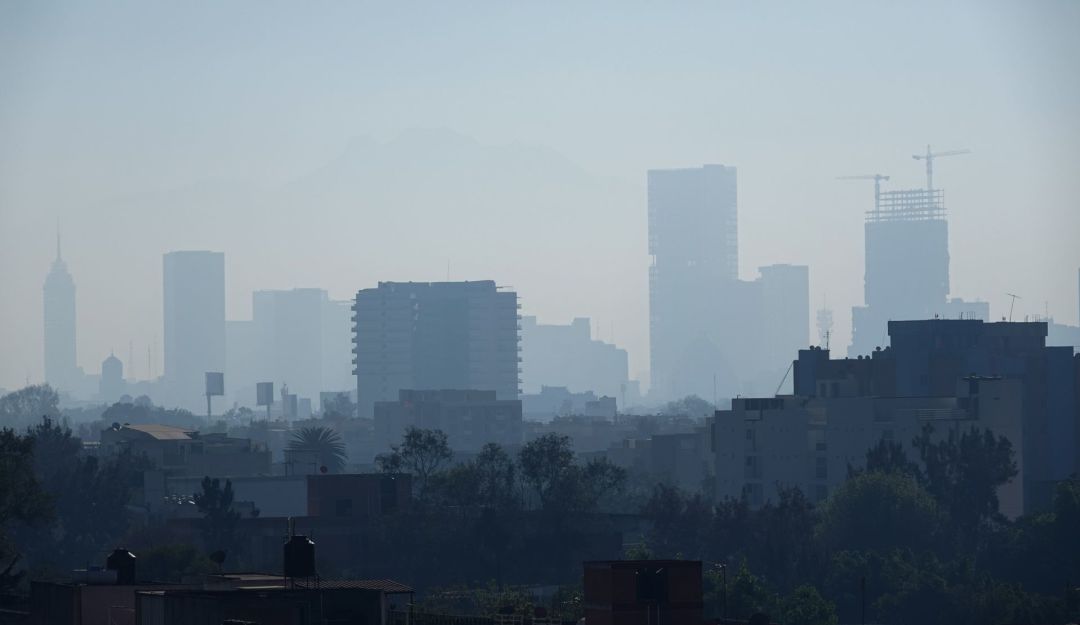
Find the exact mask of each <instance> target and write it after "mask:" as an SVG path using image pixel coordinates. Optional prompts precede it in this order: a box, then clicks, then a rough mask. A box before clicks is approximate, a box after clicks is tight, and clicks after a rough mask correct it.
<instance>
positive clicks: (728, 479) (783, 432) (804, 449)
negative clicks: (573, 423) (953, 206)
mask: <svg viewBox="0 0 1080 625" xmlns="http://www.w3.org/2000/svg"><path fill="white" fill-rule="evenodd" d="M888 328H889V335H890V338H891V345H890V346H889V347H887V348H885V349H882V350H875V351H874V352H873V354H872V355H871V356H869V357H861V356H860V357H858V358H844V359H837V360H833V359H831V358H830V356H829V351H828V350H825V349H806V350H800V351H799V355H798V359H797V360H796V361H795V363H794V395H787V396H776V397H758V398H738V399H734V400H732V407H731V409H730V410H723V411H717V412H716V415H715V417H714V419H713V420H712V423H711V428H712V431H711V438H712V450H713V454H714V459H715V471H716V485H717V495H718V496H720V497H723V496H738V495H741V494H744V493H745V494H746V495H747V496H749V497H750V500H751V502H753V503H756V504H760V503H762V502H763V501H765V500H767V499H769V498H770V497H773V496H775V490H774V488H775V485H777V484H781V485H787V486H799V487H800V488H802V489H803V491H804V492H805V493H807V494H808V495H810V496H811V497H812V498H818V499H820V498H823V497H825V496H826V495H827V494H828V492H829V491H830V489H832V488H833V487H835V486H836V485H838V484H839V483H841V482H842V481H843V479H844V478H845V476H846V467H847V465H849V464H850V465H852V466H859V465H861V464H862V463H863V462H865V456H866V451H867V450H868V449H870V448H871V447H872V446H873V445H875V444H877V443H878V442H879V441H880V440H882V439H891V440H894V441H896V442H898V443H901V444H903V445H904V446H906V447H907V448H908V455H909V457H910V458H912V459H913V460H914V459H916V458H917V453H916V452H915V451H914V450H913V449H911V442H912V439H914V437H915V436H916V435H917V434H918V433H919V432H920V431H921V430H922V428H923V426H924V425H927V424H929V425H932V426H933V428H934V431H935V435H937V436H945V435H946V434H947V433H948V432H949V431H952V430H967V429H969V428H971V427H976V428H979V429H983V428H988V429H990V430H991V431H993V432H994V433H996V434H998V435H1002V436H1005V437H1006V438H1008V439H1009V440H1010V441H1011V442H1012V446H1013V450H1014V452H1015V454H1016V463H1017V466H1018V468H1019V471H1020V474H1019V475H1018V476H1017V477H1016V478H1015V479H1014V480H1013V481H1012V482H1010V483H1009V484H1008V485H1006V486H1005V487H1003V488H1002V491H1001V493H1000V495H1001V498H1002V508H1003V512H1005V513H1006V514H1009V515H1010V516H1016V515H1018V514H1021V513H1027V512H1032V511H1037V510H1042V509H1045V508H1047V507H1048V506H1049V504H1050V501H1051V498H1052V494H1053V492H1054V487H1055V486H1056V484H1057V483H1058V482H1059V481H1060V480H1063V479H1067V478H1068V476H1069V475H1071V474H1074V473H1076V472H1077V471H1078V470H1080V453H1078V451H1077V450H1080V393H1078V389H1080V359H1077V358H1075V356H1074V354H1073V349H1072V348H1071V347H1048V346H1047V345H1046V335H1047V325H1046V324H1045V323H1034V322H1033V323H1006V322H1002V323H985V322H983V321H981V320H975V319H965V320H959V319H956V320H946V319H934V320H922V321H892V322H889V324H888Z"/></svg>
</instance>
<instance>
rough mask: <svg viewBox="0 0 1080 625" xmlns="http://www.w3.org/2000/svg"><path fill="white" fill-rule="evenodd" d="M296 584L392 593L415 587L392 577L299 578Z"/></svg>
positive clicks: (331, 588) (410, 589) (299, 586)
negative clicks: (303, 579) (316, 580)
mask: <svg viewBox="0 0 1080 625" xmlns="http://www.w3.org/2000/svg"><path fill="white" fill-rule="evenodd" d="M296 586H297V587H298V588H324V589H327V590H334V589H356V590H377V591H379V592H385V593H390V594H393V593H406V592H413V589H412V588H410V587H409V586H406V585H405V584H402V583H401V582H395V581H394V580H392V579H323V580H319V581H318V582H306V581H301V580H297V581H296Z"/></svg>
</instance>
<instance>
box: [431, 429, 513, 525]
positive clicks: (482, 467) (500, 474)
mask: <svg viewBox="0 0 1080 625" xmlns="http://www.w3.org/2000/svg"><path fill="white" fill-rule="evenodd" d="M437 482H438V483H437V485H435V486H433V487H434V488H436V489H437V490H438V491H439V497H440V499H441V500H443V501H445V502H446V503H447V504H449V505H454V506H479V507H483V508H491V509H496V510H509V509H516V508H518V507H519V504H520V496H519V492H518V487H517V466H516V465H515V464H514V460H513V458H511V457H510V455H509V454H507V453H506V451H505V450H504V449H503V448H502V447H501V446H499V445H498V444H497V443H488V444H486V445H484V448H483V449H481V450H480V453H479V454H478V455H477V456H476V458H474V459H473V460H470V461H468V462H463V463H461V464H459V465H457V466H454V467H451V468H450V469H448V470H446V471H444V472H442V474H440V475H439V478H438V480H437Z"/></svg>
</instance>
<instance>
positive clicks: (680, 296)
mask: <svg viewBox="0 0 1080 625" xmlns="http://www.w3.org/2000/svg"><path fill="white" fill-rule="evenodd" d="M648 185H649V198H648V201H649V254H650V256H651V265H650V267H649V348H650V370H651V377H652V391H653V393H654V394H658V396H660V397H673V396H677V395H681V394H685V393H686V392H687V391H691V390H694V391H696V390H697V389H684V388H682V387H681V385H680V379H685V376H681V375H680V374H679V373H678V370H679V369H680V368H686V367H684V366H683V364H684V363H696V362H698V361H703V360H710V359H712V356H711V355H710V354H712V353H713V352H715V345H716V344H718V343H721V342H722V340H721V339H720V337H718V336H717V335H716V333H717V332H718V331H719V328H720V326H721V325H722V321H720V313H721V312H722V310H723V300H724V299H725V296H724V294H723V293H721V290H722V289H723V285H725V284H728V283H733V282H734V281H735V280H736V279H737V278H738V275H739V247H738V213H737V202H736V198H737V193H736V191H737V188H736V170H735V168H734V167H725V166H723V165H705V166H703V167H698V168H693V169H668V170H652V171H649V173H648ZM723 290H724V291H725V292H726V293H728V294H730V290H729V289H723ZM706 352H707V353H706ZM703 353H704V354H705V356H704V358H703V357H701V356H702V354H703ZM702 366H703V365H702ZM689 368H691V369H695V370H698V369H701V368H702V367H701V366H698V365H695V366H692V367H689ZM708 368H712V367H708ZM706 373H707V375H709V376H711V375H712V374H708V372H706ZM707 395H711V392H710V393H707Z"/></svg>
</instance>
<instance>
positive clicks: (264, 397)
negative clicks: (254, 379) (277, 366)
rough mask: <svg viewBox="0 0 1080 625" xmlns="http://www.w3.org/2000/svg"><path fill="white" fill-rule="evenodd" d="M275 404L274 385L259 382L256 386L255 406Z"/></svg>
mask: <svg viewBox="0 0 1080 625" xmlns="http://www.w3.org/2000/svg"><path fill="white" fill-rule="evenodd" d="M273 403H274V383H273V382H259V383H257V384H255V405H256V406H270V405H273Z"/></svg>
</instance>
